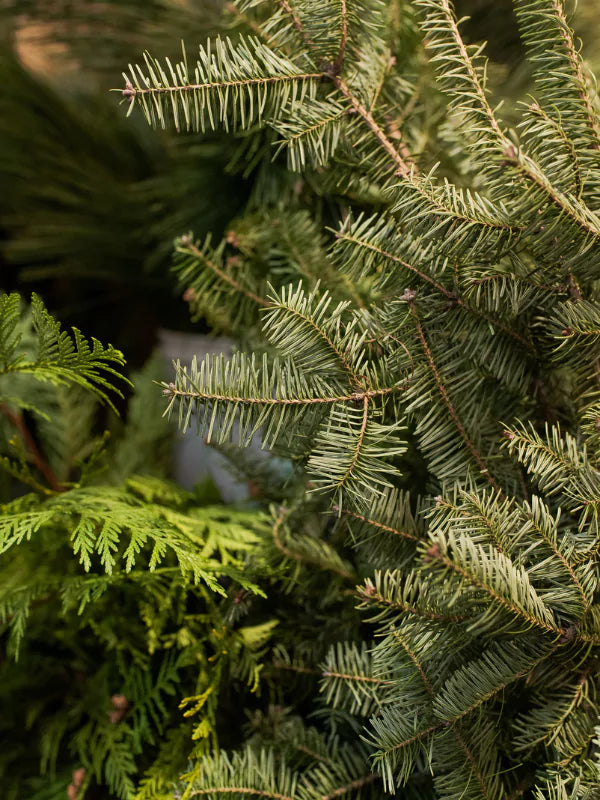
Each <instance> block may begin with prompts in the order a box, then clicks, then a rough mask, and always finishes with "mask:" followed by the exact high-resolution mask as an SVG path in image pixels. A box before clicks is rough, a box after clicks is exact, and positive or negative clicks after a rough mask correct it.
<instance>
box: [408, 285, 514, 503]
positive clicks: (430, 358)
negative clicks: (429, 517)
mask: <svg viewBox="0 0 600 800" xmlns="http://www.w3.org/2000/svg"><path fill="white" fill-rule="evenodd" d="M408 304H409V308H410V310H411V313H412V316H413V319H414V322H415V327H416V330H417V335H418V337H419V340H420V342H421V345H422V346H423V351H424V353H425V357H426V359H427V363H428V364H429V368H430V369H431V372H432V374H433V377H434V380H435V383H436V385H437V387H438V391H439V393H440V395H441V397H442V402H443V403H444V405H445V406H446V408H447V409H448V412H449V414H450V417H451V419H452V421H453V422H454V425H455V426H456V429H457V430H458V432H459V433H460V435H461V437H462V439H463V441H464V443H465V444H466V446H467V449H468V451H469V452H470V453H471V456H472V457H473V459H474V461H475V463H476V464H477V466H478V467H479V469H480V470H481V474H482V475H483V476H484V477H485V479H486V480H487V482H488V483H489V484H490V486H492V487H493V488H494V489H495V490H496V491H497V492H499V493H500V494H502V489H501V488H500V485H499V484H498V482H497V481H496V479H495V478H494V477H493V476H492V474H491V473H490V471H489V469H488V467H487V465H486V463H485V461H484V460H483V458H482V457H481V454H480V453H479V451H478V450H477V448H476V447H475V445H474V444H473V442H472V441H471V437H470V436H469V434H468V433H467V430H466V428H465V426H464V425H463V424H462V422H461V420H460V417H459V416H458V414H457V413H456V409H455V408H454V406H453V404H452V401H451V400H450V397H449V395H448V392H447V390H446V387H445V386H444V383H443V381H442V378H441V376H440V373H439V371H438V368H437V365H436V363H435V361H434V358H433V354H432V352H431V348H430V347H429V343H428V342H427V338H426V336H425V332H424V330H423V327H422V326H421V322H420V320H419V315H418V313H417V309H416V306H415V302H414V297H413V298H411V299H409V301H408Z"/></svg>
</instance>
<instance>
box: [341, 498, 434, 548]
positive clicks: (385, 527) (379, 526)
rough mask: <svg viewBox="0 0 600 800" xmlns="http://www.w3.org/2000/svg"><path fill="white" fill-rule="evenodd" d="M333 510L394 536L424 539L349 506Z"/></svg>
mask: <svg viewBox="0 0 600 800" xmlns="http://www.w3.org/2000/svg"><path fill="white" fill-rule="evenodd" d="M332 510H333V511H335V512H336V513H338V512H339V513H341V514H343V515H344V516H346V517H351V518H352V519H357V520H359V521H360V522H365V523H367V524H368V525H371V526H372V527H373V528H377V529H378V530H380V531H384V532H385V533H392V534H393V535H394V536H401V537H402V538H403V539H409V540H411V541H413V542H421V541H423V539H422V538H421V537H419V536H416V535H415V534H413V533H409V532H408V531H400V530H397V529H396V528H393V527H392V526H391V525H384V524H383V523H382V522H379V521H378V520H376V519H371V518H369V517H365V516H363V515H362V514H359V513H357V512H356V511H352V510H349V509H347V508H344V509H340V508H338V507H337V506H333V508H332Z"/></svg>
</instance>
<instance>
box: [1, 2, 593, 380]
mask: <svg viewBox="0 0 600 800" xmlns="http://www.w3.org/2000/svg"><path fill="white" fill-rule="evenodd" d="M456 6H457V11H458V13H459V15H469V16H470V17H471V19H470V21H469V22H468V23H467V24H466V34H467V37H468V38H469V39H470V40H471V41H481V40H487V41H488V54H489V57H490V59H491V63H490V70H489V72H490V82H491V86H492V88H493V89H494V91H495V94H496V96H497V99H504V112H503V113H504V115H505V116H506V117H507V118H508V119H510V118H511V109H514V107H515V105H516V103H517V102H518V101H519V100H521V99H525V98H526V97H527V92H528V87H529V80H528V75H527V72H526V67H524V61H523V58H522V49H521V44H520V42H519V37H518V31H517V26H516V21H515V19H514V15H513V11H512V7H511V2H510V0H457V2H456ZM574 19H575V27H576V29H577V32H578V33H579V35H581V36H582V37H583V38H584V41H585V46H584V53H585V55H586V57H587V58H588V60H589V61H590V63H591V65H592V66H596V67H597V66H598V65H599V64H600V58H599V57H598V53H599V47H598V45H599V44H600V15H598V13H597V0H580V3H579V5H578V7H577V10H576V14H575V18H574ZM235 22H236V19H235V14H234V13H233V12H232V10H231V6H230V5H229V4H228V3H226V2H223V0H98V1H96V0H91V1H90V0H0V31H1V32H2V33H1V34H0V81H1V85H2V87H3V91H2V93H1V94H0V274H1V277H0V286H1V287H2V288H3V289H4V290H12V289H17V290H20V291H22V292H24V293H25V294H27V293H28V292H29V291H30V290H31V289H35V290H36V291H38V292H40V293H41V294H42V295H43V296H44V298H45V300H46V302H47V303H48V305H49V307H50V308H51V309H52V310H53V311H54V312H55V313H57V314H58V315H59V316H60V318H61V319H62V320H63V321H64V323H65V324H67V325H77V326H79V327H82V328H83V329H85V330H86V332H87V333H88V334H89V335H93V336H96V337H98V338H100V339H103V340H110V341H111V342H113V344H114V345H115V346H118V347H120V348H122V349H124V350H125V352H126V354H127V358H128V361H129V363H130V364H131V365H132V366H133V367H136V366H139V365H141V364H142V363H143V362H144V360H145V359H146V358H147V356H148V355H149V353H150V352H151V351H152V349H153V347H154V345H155V344H156V338H157V329H158V328H159V327H166V328H172V329H176V330H184V331H185V330H189V329H191V328H190V325H191V323H190V322H189V314H188V309H187V307H186V305H185V303H184V302H183V301H182V299H181V297H180V296H179V293H178V291H177V290H176V287H175V281H174V280H173V279H172V277H171V275H170V272H169V269H170V262H171V253H172V242H173V239H174V238H175V237H176V236H178V235H180V234H182V233H184V232H187V231H188V230H193V231H194V233H195V235H196V236H197V237H198V238H202V237H203V236H204V235H205V234H206V233H207V232H209V231H212V232H213V233H214V235H215V237H216V238H217V239H218V238H219V237H220V236H221V235H222V234H223V232H224V230H225V229H226V227H227V224H228V222H229V221H230V220H231V219H232V218H233V217H235V215H236V213H237V212H239V211H240V210H241V209H242V208H243V206H244V204H245V203H246V201H247V199H248V197H250V196H251V193H252V188H253V183H254V181H253V176H252V175H240V174H239V173H238V172H236V168H235V163H236V159H235V153H236V148H238V147H239V146H240V144H239V142H238V143H236V142H235V141H234V140H233V139H232V138H231V137H228V136H227V135H226V134H224V133H220V134H217V135H215V134H211V135H207V136H205V137H203V138H202V139H200V138H199V137H197V136H193V135H191V136H181V135H177V134H173V133H163V132H157V131H152V130H150V129H148V127H147V126H146V124H145V123H144V122H142V121H141V120H140V119H139V118H136V116H135V115H134V118H133V119H129V120H127V119H126V118H125V108H124V107H123V106H122V105H120V97H119V95H118V94H113V93H110V92H109V89H111V88H114V87H119V86H120V85H121V83H122V81H121V77H120V76H121V73H122V71H123V69H124V68H126V66H127V64H128V63H129V62H134V61H137V60H139V56H140V53H141V52H142V51H143V50H144V49H149V50H150V51H151V52H153V53H160V54H161V55H169V56H173V57H177V56H178V54H179V53H180V52H181V45H182V36H183V44H184V46H185V47H186V49H187V50H188V51H189V52H194V50H195V49H196V46H197V43H198V42H199V41H201V40H202V39H204V38H205V37H206V36H207V35H209V34H213V35H214V34H215V33H216V32H224V33H226V32H232V30H233V29H234V26H235ZM430 129H431V131H434V130H435V114H433V117H432V124H431V126H430ZM432 135H434V134H433V133H432ZM432 149H433V151H434V152H435V147H433V148H432ZM255 188H256V187H255ZM259 190H260V189H259ZM194 329H195V330H196V331H201V332H202V331H206V330H207V325H206V323H204V324H203V323H202V321H200V323H198V322H196V323H195V326H194Z"/></svg>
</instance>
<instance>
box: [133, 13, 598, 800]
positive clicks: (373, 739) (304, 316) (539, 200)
mask: <svg viewBox="0 0 600 800" xmlns="http://www.w3.org/2000/svg"><path fill="white" fill-rule="evenodd" d="M513 5H514V9H515V13H516V20H517V22H518V25H519V28H520V32H521V38H522V45H523V47H524V50H525V51H526V53H527V57H528V59H529V63H530V66H531V70H532V73H533V81H534V89H535V93H536V100H535V101H533V102H529V103H528V104H527V105H526V106H524V107H519V108H518V109H517V111H516V112H515V110H514V109H513V110H512V112H511V114H514V113H518V116H519V127H518V132H515V131H514V130H510V129H508V128H507V127H505V123H504V122H503V120H502V118H501V117H500V115H499V114H498V113H497V109H496V105H497V104H496V102H495V99H494V97H493V96H492V95H491V93H490V91H489V89H488V85H487V81H486V62H485V59H484V56H483V50H482V48H481V47H480V46H479V45H471V44H466V43H465V40H464V39H463V36H462V32H461V25H460V23H459V22H458V21H457V19H456V16H455V14H454V11H453V7H452V4H451V3H450V2H449V0H416V2H408V0H406V1H405V0H398V1H397V2H388V3H386V2H372V3H371V2H369V3H363V2H356V3H355V2H352V0H339V2H337V0H336V2H331V3H327V4H323V3H316V2H313V1H312V0H295V1H294V2H287V1H286V2H267V3H265V2H254V1H253V0H242V1H241V2H239V3H238V4H237V8H238V16H239V25H240V29H241V30H242V32H243V34H244V35H243V36H242V37H240V38H237V36H235V35H232V36H231V37H230V38H220V39H212V40H209V42H207V43H205V44H202V46H201V48H200V51H199V58H198V61H197V63H196V56H195V55H192V54H191V53H190V52H188V53H187V55H186V57H185V61H184V62H181V63H180V64H173V65H171V64H170V63H169V62H167V61H166V60H165V61H162V60H155V59H154V57H148V58H147V59H146V61H145V63H144V64H142V65H141V66H139V67H137V66H136V67H133V68H131V69H130V70H129V72H128V73H127V75H126V81H127V82H126V84H125V88H124V92H123V95H124V100H125V102H126V103H127V104H129V105H130V106H132V107H133V112H135V107H136V106H138V105H139V106H140V107H141V110H142V111H143V112H144V113H145V115H146V117H147V119H148V120H149V121H150V122H155V123H159V124H161V125H164V124H172V122H173V120H174V121H175V124H176V125H179V126H181V127H189V128H193V129H195V130H204V128H209V127H210V128H218V127H225V128H227V129H231V130H236V131H237V132H238V135H239V136H240V138H241V139H242V140H243V142H244V147H245V150H243V151H241V155H240V159H241V160H242V161H245V163H246V164H247V165H248V169H249V170H250V169H252V170H253V171H254V174H255V180H256V184H255V191H254V192H253V194H252V196H251V199H250V203H249V204H248V208H247V210H246V211H245V212H244V213H243V214H242V215H241V216H240V217H239V218H238V219H236V220H234V221H233V222H232V224H231V226H230V229H229V231H228V233H227V234H226V235H225V237H224V238H223V240H222V241H221V242H217V243H216V244H215V241H216V240H206V241H200V242H196V241H195V239H194V237H193V235H191V234H189V233H187V232H183V235H182V237H181V238H180V239H179V240H178V242H177V256H176V265H175V269H176V272H177V275H178V279H179V280H180V282H181V286H182V288H185V289H186V292H185V297H186V299H187V300H188V301H189V302H190V305H191V307H192V312H193V313H194V314H196V315H205V316H208V317H209V318H211V319H215V320H217V321H218V322H219V324H220V325H221V327H224V328H225V329H229V330H230V331H231V332H232V333H233V334H234V335H236V336H237V337H238V338H239V339H240V341H241V342H242V343H243V346H244V351H248V352H251V354H248V355H247V354H246V352H244V351H242V352H238V353H235V354H234V356H233V357H232V358H223V357H207V358H206V359H204V360H202V361H198V362H195V363H194V364H193V365H192V366H191V368H190V367H182V366H181V365H178V366H177V371H176V375H175V378H174V380H173V382H165V383H164V384H163V390H164V393H165V395H167V401H168V407H169V408H170V409H171V410H172V411H176V412H178V413H179V420H180V424H181V425H182V427H187V426H188V425H189V424H196V425H197V426H198V429H199V430H200V431H201V432H202V433H203V435H205V436H207V437H208V438H209V439H210V440H214V441H216V442H217V443H218V446H219V447H224V448H225V449H227V450H228V451H229V448H230V447H231V444H241V445H246V444H248V443H249V442H250V441H251V440H252V438H253V437H255V436H256V435H257V434H260V435H261V436H262V437H263V438H262V441H263V444H264V445H265V447H268V448H270V449H272V450H273V451H274V452H275V453H276V454H277V455H278V456H284V457H286V458H288V459H289V460H290V461H291V463H292V465H293V469H292V474H291V478H290V480H289V482H288V487H287V497H286V496H283V497H282V498H281V499H282V500H283V502H281V501H280V497H277V500H278V501H279V505H278V507H275V508H274V509H273V512H272V513H273V522H272V542H273V546H274V549H272V553H271V556H272V558H271V561H270V563H272V564H275V563H277V561H279V562H280V563H281V561H283V563H284V564H285V563H286V562H288V564H289V565H290V567H289V572H288V575H287V576H286V579H285V581H284V582H283V583H282V584H281V588H283V589H285V591H286V592H287V593H288V594H287V595H286V598H287V599H284V597H281V596H279V595H277V599H275V598H274V597H272V602H273V603H274V605H273V608H274V609H275V613H276V615H277V616H278V617H279V619H280V624H279V625H278V626H277V628H276V629H275V632H274V635H273V639H272V647H271V649H270V650H269V652H268V655H267V662H266V666H265V669H264V670H263V672H262V674H261V684H262V685H263V686H265V688H267V687H268V690H269V692H270V693H271V694H272V696H273V697H274V698H275V699H276V700H277V701H278V703H277V705H278V706H280V707H279V708H271V709H268V708H267V707H266V706H263V707H262V709H261V712H260V713H256V714H255V715H253V716H252V717H251V721H252V725H253V727H251V729H250V731H249V733H250V734H251V735H250V737H249V739H248V741H247V742H246V743H245V744H244V745H243V746H242V747H241V748H240V749H237V750H235V751H234V752H233V754H232V755H224V754H223V753H222V752H221V753H213V754H212V755H210V756H207V757H206V758H204V759H198V760H196V761H195V762H194V763H193V765H192V767H191V769H190V772H189V774H188V775H187V776H186V777H184V778H183V780H182V783H181V789H180V790H179V791H180V793H181V796H182V797H194V796H198V795H205V794H206V795H210V796H211V797H212V796H214V797H231V796H232V795H233V796H235V797H240V798H241V797H243V796H247V795H252V796H258V797H261V796H262V797H271V798H273V797H277V798H304V797H320V798H322V800H331V798H334V797H341V796H345V795H350V793H358V794H360V793H364V794H365V795H368V794H371V793H373V795H374V796H381V794H382V793H384V792H387V793H393V794H395V795H396V796H398V797H402V798H405V797H419V798H440V800H442V799H443V800H451V799H452V800H458V798H461V800H466V798H474V799H475V798H486V799H487V800H497V799H498V800H500V799H501V798H518V797H522V798H536V799H537V798H539V800H542V798H552V799H553V800H554V799H555V798H556V800H558V798H561V799H562V798H564V800H566V799H567V798H571V797H577V798H589V800H591V799H592V798H594V797H596V796H597V795H598V793H599V792H600V772H599V769H598V763H599V761H598V747H599V744H598V734H599V732H600V727H599V723H600V719H599V717H598V711H597V686H598V684H597V676H596V673H597V659H598V654H599V648H600V615H599V613H598V607H597V606H598V588H597V586H598V579H599V578H600V564H599V563H598V544H599V539H598V507H599V503H600V479H599V474H600V473H599V468H600V464H599V461H598V459H599V451H598V441H599V440H598V436H599V433H598V420H599V419H600V415H599V413H598V412H599V404H598V375H597V363H598V358H599V357H600V350H599V340H598V336H597V328H598V325H597V318H598V285H599V284H598V264H599V263H600V217H599V216H598V203H597V199H598V190H597V186H598V180H599V179H600V162H599V161H598V153H599V152H600V139H599V136H598V130H599V128H598V125H599V119H600V118H599V114H598V98H597V96H596V94H595V92H594V85H593V83H592V82H591V81H590V80H588V73H587V68H586V66H585V65H584V64H583V62H582V61H581V59H580V57H579V54H578V48H577V44H576V42H575V40H574V38H573V36H572V33H571V29H570V27H569V25H568V22H567V20H566V12H565V9H564V8H563V4H562V3H561V2H555V1H554V0H516V2H515V3H514V4H513ZM434 74H435V75H436V76H437V84H436V87H437V88H435V89H433V88H432V87H431V78H432V76H433V75H434ZM129 110H130V111H132V109H131V108H130V109H129ZM284 154H285V155H286V158H287V161H286V165H285V166H284V163H283V157H284ZM437 161H439V162H441V163H440V166H439V167H437V168H436V167H435V166H434V164H435V162H437ZM296 229H298V230H300V231H302V232H303V233H302V234H299V235H298V236H297V237H296V236H294V235H293V234H292V235H286V233H288V234H289V232H292V231H294V230H296ZM311 229H312V235H310V237H308V238H310V239H311V240H312V243H313V244H312V246H308V245H303V246H302V248H301V249H300V248H299V247H295V246H294V244H295V243H297V242H298V241H302V242H304V238H303V236H304V235H305V233H306V232H308V231H309V230H311ZM274 230H275V231H276V232H277V233H276V234H274V233H273V231H274ZM264 494H265V495H266V496H267V497H269V491H268V490H267V491H264ZM275 495H276V496H277V494H276V493H275ZM271 496H272V495H271ZM336 553H337V559H338V560H336V557H335V556H336ZM274 558H276V559H277V561H275V560H274ZM326 570H328V571H329V572H330V573H331V574H332V579H331V580H330V581H328V583H327V587H326V588H325V584H324V578H323V579H320V577H319V576H320V575H321V574H322V573H324V572H325V571H326ZM356 579H358V588H357V589H355V590H352V589H351V585H352V583H353V582H355V581H356ZM319 581H320V584H319ZM277 583H278V581H277V580H276V581H275V586H277ZM315 583H316V584H317V585H320V587H321V593H322V597H319V595H318V594H317V595H316V596H315V594H314V588H315ZM336 598H337V600H338V602H339V603H340V605H342V603H343V607H344V612H343V614H340V619H341V620H343V621H344V625H342V624H339V625H338V629H337V631H336V632H335V634H334V635H333V636H331V638H330V641H329V643H328V644H329V646H328V647H325V646H323V645H324V641H323V638H322V631H321V629H320V627H319V626H320V625H322V624H323V620H324V619H325V620H326V621H327V622H328V624H329V625H330V626H331V625H332V623H333V622H334V620H332V618H331V614H333V613H335V612H334V607H333V605H332V604H333V603H334V602H335V600H336ZM346 598H349V599H350V598H351V599H352V600H353V602H356V600H357V599H358V600H359V602H360V606H361V608H362V610H363V612H364V616H363V617H362V620H363V623H362V626H361V627H358V626H357V624H356V621H355V620H356V617H355V616H354V615H353V613H352V610H351V608H349V607H346V606H345V599H346ZM307 617H308V619H307ZM291 620H293V621H294V623H295V624H294V627H293V629H292V628H291V626H290V622H291ZM346 620H347V623H346ZM335 621H336V622H337V620H335ZM315 637H318V638H317V639H316V640H315ZM269 657H270V659H271V669H269V667H268V659H269ZM278 670H281V672H282V673H283V677H280V676H279V675H278V673H277V671H278ZM288 673H289V674H291V675H294V676H295V680H294V681H293V682H292V681H289V680H287V679H286V676H287V675H288ZM289 731H294V734H293V735H294V737H295V743H296V750H301V751H302V752H303V753H304V754H305V755H306V756H307V759H308V761H306V762H301V761H300V760H299V755H298V753H297V752H296V753H295V752H294V748H293V747H290V742H289V739H288V733H289ZM309 741H310V742H311V744H310V745H309V744H308V742H309ZM304 742H306V743H307V744H306V747H305V746H304ZM223 744H227V743H226V742H223ZM237 744H238V742H236V741H232V742H231V745H233V746H235V745H237ZM307 751H308V752H307Z"/></svg>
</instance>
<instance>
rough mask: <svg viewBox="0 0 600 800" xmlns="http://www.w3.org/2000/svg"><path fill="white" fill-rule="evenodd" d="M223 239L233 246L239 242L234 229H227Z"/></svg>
mask: <svg viewBox="0 0 600 800" xmlns="http://www.w3.org/2000/svg"><path fill="white" fill-rule="evenodd" d="M225 241H226V242H227V244H230V245H232V246H233V247H238V246H239V243H240V240H239V238H238V235H237V233H236V232H235V231H227V233H226V234H225Z"/></svg>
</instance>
